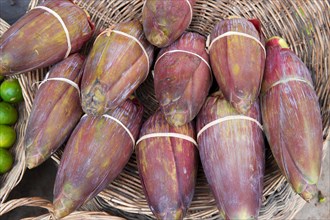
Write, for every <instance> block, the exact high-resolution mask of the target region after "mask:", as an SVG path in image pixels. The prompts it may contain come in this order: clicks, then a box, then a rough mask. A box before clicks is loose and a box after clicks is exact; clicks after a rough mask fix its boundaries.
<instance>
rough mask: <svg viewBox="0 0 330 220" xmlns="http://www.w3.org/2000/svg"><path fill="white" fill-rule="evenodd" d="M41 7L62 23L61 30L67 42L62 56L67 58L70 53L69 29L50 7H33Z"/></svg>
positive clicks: (40, 7)
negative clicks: (66, 48) (66, 47)
mask: <svg viewBox="0 0 330 220" xmlns="http://www.w3.org/2000/svg"><path fill="white" fill-rule="evenodd" d="M38 8H39V9H42V10H45V11H47V12H49V13H50V14H52V15H53V16H54V17H55V18H57V20H58V21H59V22H60V24H61V25H62V27H63V30H64V32H65V36H66V41H67V44H68V50H67V51H66V54H65V56H64V58H67V57H68V56H69V55H70V53H71V40H70V34H69V31H68V29H67V27H66V25H65V23H64V21H63V20H62V18H61V17H60V16H59V14H57V13H56V12H55V11H53V10H52V9H50V8H47V7H45V6H37V7H35V8H33V9H38Z"/></svg>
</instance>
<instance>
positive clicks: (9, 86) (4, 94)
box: [0, 79, 23, 103]
mask: <svg viewBox="0 0 330 220" xmlns="http://www.w3.org/2000/svg"><path fill="white" fill-rule="evenodd" d="M0 96H1V98H2V99H3V101H5V102H9V103H18V102H21V101H23V95H22V88H21V86H20V85H19V82H18V80H17V79H7V80H5V81H3V82H2V83H1V86H0Z"/></svg>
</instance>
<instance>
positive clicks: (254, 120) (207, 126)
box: [197, 115, 263, 140]
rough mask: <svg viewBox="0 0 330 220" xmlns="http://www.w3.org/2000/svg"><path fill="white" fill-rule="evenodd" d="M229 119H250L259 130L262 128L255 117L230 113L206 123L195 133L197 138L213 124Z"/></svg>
mask: <svg viewBox="0 0 330 220" xmlns="http://www.w3.org/2000/svg"><path fill="white" fill-rule="evenodd" d="M230 120H248V121H252V122H254V123H256V124H257V125H258V126H259V128H260V129H261V130H263V127H262V125H261V124H260V123H259V121H257V120H256V119H254V118H251V117H248V116H245V115H230V116H226V117H223V118H219V119H217V120H214V121H212V122H210V123H208V124H206V125H205V126H204V127H203V128H202V129H201V130H200V131H199V132H198V134H197V140H198V138H199V136H200V135H201V134H202V133H203V132H204V131H205V130H206V129H208V128H210V127H212V126H214V125H217V124H220V123H221V122H225V121H230Z"/></svg>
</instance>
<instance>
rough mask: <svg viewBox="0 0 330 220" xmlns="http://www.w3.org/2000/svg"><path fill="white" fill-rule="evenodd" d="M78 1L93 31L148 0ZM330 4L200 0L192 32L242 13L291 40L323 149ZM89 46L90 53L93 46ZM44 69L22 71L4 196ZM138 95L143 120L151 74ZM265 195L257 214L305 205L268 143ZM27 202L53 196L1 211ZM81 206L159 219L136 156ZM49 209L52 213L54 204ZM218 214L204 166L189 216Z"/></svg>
mask: <svg viewBox="0 0 330 220" xmlns="http://www.w3.org/2000/svg"><path fill="white" fill-rule="evenodd" d="M75 2H76V3H77V4H78V5H79V6H80V7H82V8H84V9H86V10H87V11H88V12H89V13H90V15H91V19H92V21H93V22H95V25H96V33H98V31H99V30H100V29H104V28H106V27H109V26H111V25H112V24H115V23H118V22H123V21H129V20H132V19H140V18H141V9H142V6H143V0H107V1H106V0H95V1H94V0H76V1H75ZM37 3H38V1H37V0H32V1H31V3H30V8H33V7H35V6H36V5H37ZM329 10H330V3H329V2H328V1H315V0H310V1H308V0H301V1H299V0H295V1H294V0H292V1H289V0H281V1H280V0H277V1H269V0H253V1H252V0H197V2H196V5H195V6H194V15H193V19H192V22H191V25H190V27H189V31H195V32H198V33H200V34H202V35H204V36H207V35H208V34H209V33H210V32H211V30H212V29H213V27H214V25H215V24H216V23H217V22H218V21H219V20H220V19H222V18H226V17H228V16H231V15H238V16H241V17H246V18H258V19H259V20H260V21H261V23H262V25H263V26H262V31H263V33H264V35H265V37H266V38H269V37H271V36H273V35H278V36H281V37H283V38H284V39H286V40H287V42H288V43H289V45H290V47H291V49H292V50H293V51H294V52H295V53H296V54H298V56H299V57H300V58H301V59H302V60H303V61H304V62H305V64H306V65H307V67H308V68H309V70H310V72H311V74H312V78H313V80H314V85H315V88H316V92H317V95H318V97H319V103H320V107H321V113H322V123H323V128H324V129H323V137H324V149H326V148H327V146H329V143H330V132H329V126H330V107H329V105H330V79H329V78H330V76H329V69H330V58H329V54H328V51H329V49H330V48H329V35H330V13H329ZM1 22H2V23H1V28H0V34H1V33H3V32H4V29H6V28H7V26H4V23H3V21H1ZM85 52H88V46H87V47H86V48H85ZM46 71H47V69H39V70H36V71H33V72H30V73H27V74H23V75H19V76H17V78H18V79H19V81H20V83H21V86H22V88H23V93H24V94H23V95H24V99H25V106H23V105H22V106H21V108H20V119H19V122H18V123H17V130H18V131H20V133H19V141H18V143H17V144H16V146H15V147H14V148H13V149H14V150H13V151H15V152H14V154H15V158H16V162H15V166H14V168H13V169H12V171H11V172H10V173H8V174H7V175H5V176H3V177H1V184H2V185H1V192H0V199H1V201H2V202H3V201H4V200H5V199H6V197H7V195H8V193H9V192H10V191H11V190H12V188H13V187H14V186H15V185H17V183H18V182H19V181H20V179H21V178H22V175H23V173H24V170H25V168H24V167H25V164H24V161H25V158H24V149H23V146H22V140H23V137H24V128H25V125H26V122H27V118H28V114H29V113H30V111H31V106H32V102H33V99H34V95H35V92H36V89H37V87H36V86H34V84H35V82H38V81H41V80H42V79H43V77H44V75H45V73H46ZM149 75H150V74H149ZM136 95H137V96H138V98H139V99H140V100H141V102H142V103H143V104H144V107H145V118H146V117H148V115H150V114H152V113H153V112H154V111H155V110H156V109H157V107H158V106H157V101H156V99H155V97H154V91H153V79H152V77H150V76H149V77H148V78H147V80H146V81H145V82H144V83H143V84H142V85H141V86H140V87H139V88H138V90H137V91H136ZM61 153H62V151H61V150H58V151H57V152H56V153H55V154H54V155H53V156H52V158H53V159H54V160H55V161H56V162H57V163H59V161H60V157H61ZM200 167H201V166H200ZM27 201H28V202H27ZM262 201H263V203H262V207H261V210H260V216H259V219H291V218H293V216H294V215H295V214H296V213H297V212H298V211H299V210H300V209H301V208H302V206H303V205H304V204H305V202H304V201H303V200H302V199H301V198H300V197H299V196H298V195H296V194H295V193H294V192H293V191H292V189H291V187H290V186H289V184H288V183H287V182H286V181H285V178H284V177H283V176H282V175H281V173H280V170H279V169H278V167H277V165H276V163H275V161H274V158H273V157H272V155H271V152H270V150H269V149H268V148H267V149H266V174H265V178H264V191H263V198H262ZM27 203H28V204H30V205H31V204H32V205H34V206H40V207H46V208H47V205H49V202H48V201H45V200H40V199H39V198H34V199H32V198H31V199H21V200H13V201H8V202H7V203H5V204H4V206H3V207H6V209H5V208H2V209H1V208H0V215H1V213H5V212H8V211H9V210H11V209H13V208H15V207H18V206H21V205H26V204H27ZM82 209H85V210H95V211H97V210H100V211H106V212H111V213H115V214H116V215H121V216H123V217H125V218H127V219H149V218H150V219H152V218H154V216H153V215H152V213H151V211H150V209H149V207H148V204H147V202H146V199H145V197H144V194H143V190H142V187H141V184H140V179H139V176H138V171H137V165H136V158H135V154H133V156H132V157H131V159H130V161H129V163H128V164H127V166H126V167H125V169H124V170H123V172H122V173H121V174H120V176H118V177H117V178H116V179H115V181H113V182H112V183H111V184H110V185H109V186H108V187H107V188H106V189H105V190H104V191H102V192H101V193H100V194H99V195H98V196H97V197H96V198H95V199H94V200H92V201H91V202H89V203H87V204H86V205H85V206H84V207H82ZM49 211H50V212H51V209H49ZM218 218H219V213H218V209H217V208H216V205H215V200H214V198H213V196H212V194H211V192H210V189H209V187H208V184H207V182H206V178H205V176H204V173H203V171H202V169H201V168H200V169H199V171H198V179H197V185H196V189H195V195H194V198H193V201H192V203H191V206H190V208H189V210H188V213H187V215H186V219H218ZM80 219H82V217H81V218H80ZM89 219H93V217H92V216H91V217H90V218H89ZM109 219H110V218H109Z"/></svg>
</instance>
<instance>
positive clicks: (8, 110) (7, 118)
mask: <svg viewBox="0 0 330 220" xmlns="http://www.w3.org/2000/svg"><path fill="white" fill-rule="evenodd" d="M17 118H18V113H17V110H16V108H14V106H12V105H11V104H9V103H7V102H0V124H1V125H13V124H15V123H16V121H17Z"/></svg>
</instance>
